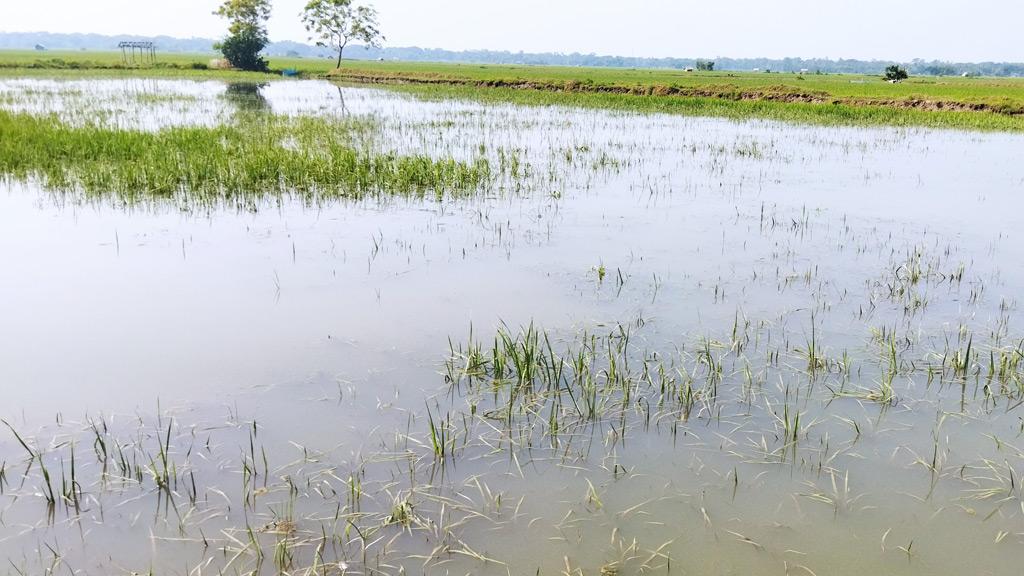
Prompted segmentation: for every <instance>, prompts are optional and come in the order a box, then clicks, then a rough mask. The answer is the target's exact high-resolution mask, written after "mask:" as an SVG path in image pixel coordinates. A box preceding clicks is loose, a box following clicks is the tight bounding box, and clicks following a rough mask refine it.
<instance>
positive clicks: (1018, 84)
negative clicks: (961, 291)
mask: <svg viewBox="0 0 1024 576" xmlns="http://www.w3.org/2000/svg"><path fill="white" fill-rule="evenodd" d="M216 57H217V54H215V53H210V54H173V55H166V54H162V55H159V58H158V62H157V63H156V64H155V65H153V66H145V67H142V66H130V65H129V66H126V65H125V64H124V63H123V61H122V56H121V54H120V52H35V51H6V52H0V74H5V75H53V74H60V75H63V74H72V75H78V74H90V75H92V74H111V75H147V76H149V75H154V76H157V75H159V76H163V75H182V74H188V75H196V76H216V77H238V78H241V77H243V76H245V75H248V76H253V74H246V73H241V72H235V71H230V70H209V69H208V65H209V63H210V61H211V60H212V59H215V58H216ZM269 61H270V67H271V69H272V73H273V74H280V72H281V71H282V70H285V69H294V70H296V71H297V72H298V73H299V74H300V75H301V76H304V77H331V78H333V79H335V80H340V81H346V82H358V83H377V84H388V85H402V86H403V88H402V89H404V90H407V91H414V92H417V93H419V94H420V95H424V96H431V95H436V96H443V97H452V96H455V97H463V98H467V97H468V98H477V99H486V100H495V99H497V100H509V101H515V102H518V103H521V104H536V105H552V104H568V105H577V106H591V107H602V108H614V109H627V110H637V111H650V112H668V113H678V114H691V115H712V116H725V117H740V118H742V117H758V118H768V119H777V120H785V121H796V122H810V123H818V124H863V125H896V126H930V127H938V128H958V129H980V130H1006V131H1022V130H1024V79H1020V78H960V77H914V78H911V79H909V80H908V81H905V82H902V83H899V84H890V83H888V82H886V81H885V80H883V79H882V78H881V77H880V76H863V75H847V74H813V73H812V74H793V73H770V74H769V73H763V72H729V71H717V72H686V71H683V70H656V69H614V68H569V67H554V66H500V65H472V64H437V63H409V62H378V61H363V60H352V61H347V62H346V63H345V66H343V67H342V69H341V70H333V61H331V60H326V59H325V60H316V59H299V58H270V59H269ZM255 76H264V75H260V74H256V75H255Z"/></svg>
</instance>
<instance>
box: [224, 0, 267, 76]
mask: <svg viewBox="0 0 1024 576" xmlns="http://www.w3.org/2000/svg"><path fill="white" fill-rule="evenodd" d="M214 14H216V15H217V16H221V17H223V18H226V19H228V20H229V21H230V22H231V24H230V26H228V37H227V38H225V39H224V41H223V42H220V43H219V44H217V46H216V48H217V49H218V50H220V51H221V53H223V54H224V58H226V59H227V61H228V62H230V63H231V65H232V66H234V67H235V68H241V69H242V70H255V71H264V70H266V69H267V62H266V60H264V59H263V57H262V56H260V52H262V51H263V49H264V48H265V47H266V46H267V43H269V42H270V39H269V37H268V36H267V20H268V19H269V18H270V0H224V3H223V4H221V6H220V8H218V9H217V11H216V12H214Z"/></svg>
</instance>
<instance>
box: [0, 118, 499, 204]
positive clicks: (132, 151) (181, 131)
mask: <svg viewBox="0 0 1024 576" xmlns="http://www.w3.org/2000/svg"><path fill="white" fill-rule="evenodd" d="M373 130H374V126H373V125H372V124H371V123H369V122H367V121H360V120H331V119H323V118H316V119H314V118H287V117H281V116H273V115H266V114H255V113H254V114H242V115H240V116H239V117H238V118H236V119H235V120H234V121H232V122H231V123H229V124H224V125H221V126H217V127H215V128H204V127H179V128H171V129H165V130H161V131H159V132H143V131H135V130H119V129H113V128H107V127H99V126H70V125H68V124H66V123H63V122H61V121H60V120H58V119H57V118H55V117H52V116H45V117H38V116H33V115H30V114H24V113H11V112H7V111H0V134H2V135H3V137H2V138H0V173H2V174H4V175H7V176H8V177H12V178H15V179H18V180H35V181H39V182H40V183H41V184H42V185H43V186H45V187H47V188H50V189H55V190H63V191H76V192H77V191H81V192H84V193H85V194H86V195H88V196H93V197H97V196H105V197H113V198H115V199H117V200H119V201H123V202H127V203H133V202H138V201H145V200H149V199H172V200H179V201H180V202H181V203H182V204H188V205H193V204H200V205H202V204H214V203H218V202H225V201H226V202H233V203H245V202H247V201H250V200H258V199H260V198H263V197H266V196H267V195H289V194H293V195H299V196H302V197H305V198H307V199H310V200H317V199H321V198H336V197H341V198H356V199H358V198H362V197H365V196H367V195H375V194H400V195H416V196H423V195H437V196H443V195H445V194H457V193H459V192H460V191H469V190H476V189H477V188H478V187H479V186H480V185H481V184H483V183H485V182H486V181H487V179H488V178H489V174H490V170H489V167H488V165H487V163H486V161H483V160H481V161H478V162H475V163H471V164H467V163H461V162H456V161H454V160H437V159H433V158H430V157H427V156H420V155H417V156H401V155H396V154H392V153H385V152H376V151H373V150H372V147H370V146H367V144H366V142H367V141H368V140H370V139H372V132H373Z"/></svg>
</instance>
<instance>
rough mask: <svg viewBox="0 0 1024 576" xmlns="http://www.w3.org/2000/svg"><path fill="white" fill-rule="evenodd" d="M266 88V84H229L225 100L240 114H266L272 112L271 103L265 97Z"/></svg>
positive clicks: (225, 90)
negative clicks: (264, 90)
mask: <svg viewBox="0 0 1024 576" xmlns="http://www.w3.org/2000/svg"><path fill="white" fill-rule="evenodd" d="M266 86H267V83H266V82H229V83H228V84H227V87H226V88H225V89H224V95H223V98H224V100H226V101H227V102H230V103H231V105H232V106H234V107H235V109H236V110H237V111H238V112H266V111H269V110H270V102H269V101H268V100H267V98H266V97H265V96H264V95H263V89H264V88H266Z"/></svg>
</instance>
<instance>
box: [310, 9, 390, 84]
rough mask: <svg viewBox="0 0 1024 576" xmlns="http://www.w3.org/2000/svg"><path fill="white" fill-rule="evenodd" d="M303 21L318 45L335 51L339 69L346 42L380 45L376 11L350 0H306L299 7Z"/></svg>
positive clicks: (381, 37)
mask: <svg viewBox="0 0 1024 576" xmlns="http://www.w3.org/2000/svg"><path fill="white" fill-rule="evenodd" d="M302 23H303V24H305V25H306V30H307V31H309V33H310V34H312V36H311V37H310V39H311V40H315V41H316V44H317V46H324V47H332V48H336V49H337V50H338V68H341V55H342V52H344V51H345V47H346V46H348V43H349V42H351V41H353V40H355V41H359V42H362V43H363V44H365V45H367V46H373V47H375V48H379V47H380V43H381V41H382V40H384V37H383V36H382V35H381V33H380V29H379V28H378V24H377V10H375V9H374V8H373V6H364V5H356V4H353V3H352V0H309V2H308V3H307V4H306V7H305V8H304V9H303V10H302Z"/></svg>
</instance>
